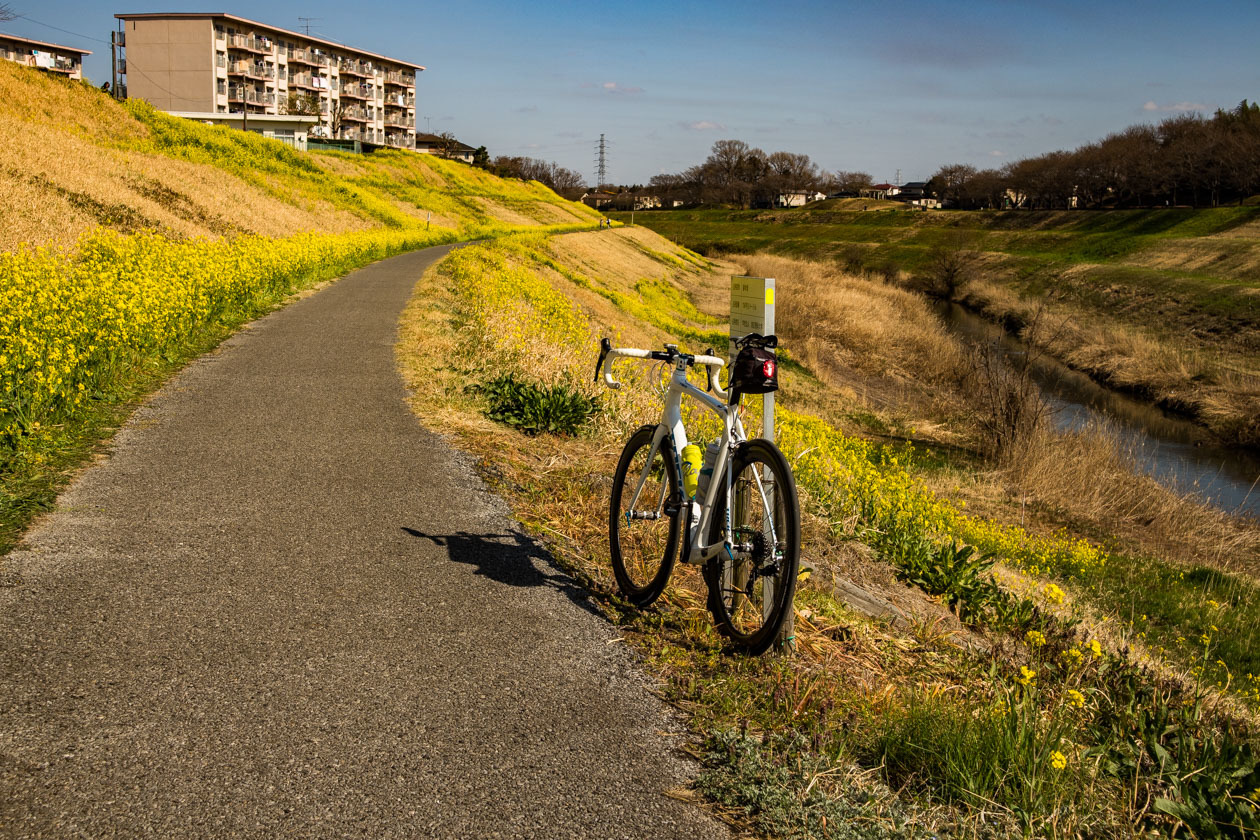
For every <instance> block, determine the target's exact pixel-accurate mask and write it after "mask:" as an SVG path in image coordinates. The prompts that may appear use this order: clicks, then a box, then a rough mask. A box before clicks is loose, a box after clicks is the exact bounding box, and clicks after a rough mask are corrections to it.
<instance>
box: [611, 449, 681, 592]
mask: <svg viewBox="0 0 1260 840" xmlns="http://www.w3.org/2000/svg"><path fill="white" fill-rule="evenodd" d="M655 434H656V426H643V427H641V428H640V429H638V430H637V431H636V432H635V433H634V434H632V435H631V436H630V439H629V440H628V441H626V445H625V448H624V449H622V450H621V458H620V460H618V462H617V471H616V472H615V473H613V486H612V494H611V496H610V497H609V503H608V547H609V552H610V554H611V556H612V568H613V576H614V577H615V578H616V579H617V588H618V589H620V590H621V594H622V595H623V596H624V597H625V598H626V600H628V601H629V602H630V603H632V604H634V605H635V606H637V607H647V606H650V605H651V604H652V603H653V602H654V601H655V600H656V599H657V598H659V597H661V593H662V592H664V591H665V586H666V584H667V583H669V576H670V574H671V573H672V572H673V570H674V562H675V560H677V558H678V539H679V532H680V527H681V522H682V515H681V514H682V493H681V491H680V489H679V484H680V482H679V480H678V463H677V461H676V459H675V458H674V452H673V450H672V448H671V447H670V445H669V441H668V439H665V440H663V441H662V442H661V446H660V448H659V450H658V451H657V452H656V454H655V455H654V456H653V458H652V469H651V470H650V472H649V474H648V476H647V479H646V480H645V483H644V485H643V488H642V492H640V493H639V498H638V500H637V502H635V500H634V498H633V497H634V494H635V491H636V489H638V486H639V481H640V479H641V478H642V477H643V474H644V469H645V468H646V467H647V457H648V454H649V453H650V452H651V450H652V439H653V437H654V436H655ZM632 502H635V506H634V510H631V508H630V507H629V506H630V504H631V503H632ZM645 502H646V503H649V504H650V505H652V507H650V508H649V507H646V506H645V504H644V503H645ZM632 513H638V514H643V515H644V517H643V518H637V517H635V516H632V515H631V514H632ZM653 514H655V515H656V517H657V518H648V517H650V516H652V515H653Z"/></svg>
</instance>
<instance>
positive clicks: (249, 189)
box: [0, 68, 368, 251]
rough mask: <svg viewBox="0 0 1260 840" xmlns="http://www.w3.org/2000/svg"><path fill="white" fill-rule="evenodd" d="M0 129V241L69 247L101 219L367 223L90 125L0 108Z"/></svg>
mask: <svg viewBox="0 0 1260 840" xmlns="http://www.w3.org/2000/svg"><path fill="white" fill-rule="evenodd" d="M19 69H20V68H19ZM3 78H4V77H3V76H0V79H3ZM63 87H64V85H63ZM85 93H86V94H87V95H88V97H89V98H90V99H91V100H99V99H102V97H100V96H99V95H98V94H96V93H94V92H92V91H85ZM119 110H121V109H119ZM127 119H130V117H129V116H128V117H127ZM131 123H132V124H134V125H139V123H136V122H135V120H131ZM0 132H3V134H4V136H5V137H6V138H7V139H6V141H5V159H4V164H3V168H0V179H2V180H3V183H4V184H5V186H6V187H7V189H6V193H5V194H6V200H5V201H4V202H3V204H2V205H0V250H4V251H9V250H14V249H15V248H17V247H19V246H20V245H23V244H26V245H35V246H38V245H52V246H59V247H68V246H71V245H73V244H74V243H75V242H76V241H77V240H78V238H79V236H80V235H81V234H83V233H85V232H87V231H89V230H92V229H95V228H96V227H98V226H102V225H103V226H106V227H115V228H117V229H121V230H124V231H133V230H137V229H140V228H156V229H160V230H163V231H165V232H166V233H168V234H170V235H174V236H184V237H191V236H207V237H216V236H220V235H223V234H224V233H231V232H249V233H258V234H262V235H265V236H283V235H286V234H292V233H297V232H299V231H303V230H322V231H330V232H341V231H347V230H357V229H362V228H364V227H367V226H368V225H367V224H366V223H365V222H364V221H363V220H362V219H359V218H358V217H356V216H354V215H353V214H351V213H348V212H345V211H341V210H335V209H333V208H332V207H331V205H326V204H322V203H321V204H316V205H314V206H306V205H307V202H300V203H298V204H293V203H289V202H286V201H282V200H281V199H279V198H277V197H275V196H273V195H269V194H267V193H266V192H264V191H263V190H261V189H259V188H258V187H256V186H254V185H252V184H249V183H246V182H245V181H243V180H242V179H240V178H237V177H236V176H234V175H231V174H229V173H227V172H225V171H224V170H222V169H218V168H215V167H210V166H200V165H197V164H194V163H189V162H187V161H182V160H177V159H175V158H171V157H166V156H164V155H156V154H146V153H144V152H139V151H134V150H130V149H123V148H118V147H111V146H102V145H101V144H100V143H99V142H98V140H97V138H94V137H92V136H91V135H89V134H88V133H87V132H78V133H71V132H67V131H65V130H64V128H63V127H61V126H57V125H49V124H45V123H43V122H36V121H29V120H22V119H19V118H17V117H14V116H13V115H12V114H11V113H5V112H3V111H0Z"/></svg>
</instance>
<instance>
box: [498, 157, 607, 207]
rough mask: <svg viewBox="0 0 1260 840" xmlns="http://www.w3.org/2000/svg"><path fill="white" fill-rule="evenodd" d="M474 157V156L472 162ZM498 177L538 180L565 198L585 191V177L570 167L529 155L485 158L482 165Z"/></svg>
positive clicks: (578, 195)
mask: <svg viewBox="0 0 1260 840" xmlns="http://www.w3.org/2000/svg"><path fill="white" fill-rule="evenodd" d="M475 162H476V159H475V158H474V163H475ZM483 168H485V169H486V170H488V171H489V172H492V173H493V174H495V175H498V176H499V177H500V178H520V179H521V180H522V181H538V182H540V183H542V184H545V185H546V186H548V187H550V188H551V189H552V190H553V191H554V192H556V193H557V194H558V195H562V196H564V197H565V198H570V199H572V198H578V197H580V196H581V195H582V193H584V192H585V191H586V179H585V178H583V177H582V176H581V175H580V174H578V173H577V172H574V171H573V170H572V169H565V168H564V167H563V166H561V165H560V164H558V163H556V162H554V161H545V160H539V159H537V158H531V157H519V156H510V155H500V156H498V157H496V158H495V159H494V160H493V161H490V160H489V159H488V158H487V162H486V164H485V166H484V167H483Z"/></svg>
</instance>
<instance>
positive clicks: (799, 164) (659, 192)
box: [643, 140, 871, 207]
mask: <svg viewBox="0 0 1260 840" xmlns="http://www.w3.org/2000/svg"><path fill="white" fill-rule="evenodd" d="M870 184H871V176H870V175H868V174H867V173H865V172H826V171H824V170H822V169H820V168H819V167H818V165H817V164H815V163H814V162H813V161H812V160H810V158H809V155H803V154H796V153H793V152H771V153H770V154H766V153H765V152H764V151H762V150H761V149H758V148H755V147H752V146H749V145H748V144H747V143H745V142H744V141H742V140H719V141H717V142H716V143H714V144H713V148H712V150H711V151H710V153H709V157H708V158H707V159H706V160H705V161H704V163H701V164H698V165H696V166H692V167H690V168H689V169H686V170H684V171H682V172H679V173H676V174H672V175H671V174H662V175H654V176H653V177H652V180H651V181H649V182H648V188H647V189H646V190H644V191H643V192H644V193H646V194H649V195H653V196H656V197H658V198H660V199H662V200H663V201H671V202H672V201H680V202H682V203H683V204H738V205H739V206H741V207H768V206H772V205H773V204H774V203H775V201H776V199H777V198H778V197H779V196H780V195H783V194H784V193H790V192H821V193H824V194H831V193H836V192H840V193H852V194H854V195H856V194H857V192H858V191H859V190H861V189H862V188H863V187H868V186H870Z"/></svg>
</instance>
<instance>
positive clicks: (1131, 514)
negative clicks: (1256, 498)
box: [1010, 423, 1260, 575]
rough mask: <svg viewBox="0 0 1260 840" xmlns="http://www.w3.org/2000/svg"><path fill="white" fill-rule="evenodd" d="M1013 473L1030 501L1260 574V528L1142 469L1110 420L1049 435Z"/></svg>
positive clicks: (1180, 555)
mask: <svg viewBox="0 0 1260 840" xmlns="http://www.w3.org/2000/svg"><path fill="white" fill-rule="evenodd" d="M1010 475H1011V477H1012V479H1013V481H1014V484H1015V486H1017V487H1019V488H1021V489H1022V490H1023V491H1024V492H1025V493H1026V494H1027V496H1028V497H1029V498H1031V499H1033V500H1035V501H1038V502H1041V503H1042V504H1045V505H1048V506H1050V507H1052V508H1055V509H1057V510H1059V511H1062V512H1063V513H1064V514H1066V516H1067V517H1068V518H1070V519H1072V520H1074V521H1076V522H1078V523H1089V524H1090V525H1092V526H1093V527H1094V528H1096V529H1102V530H1104V531H1105V532H1106V533H1111V534H1114V535H1115V536H1117V537H1119V538H1121V539H1123V540H1124V541H1126V542H1128V543H1129V544H1131V545H1135V546H1138V547H1140V548H1141V549H1142V550H1143V551H1145V552H1146V553H1149V554H1151V555H1153V556H1158V557H1164V558H1167V559H1170V560H1173V561H1176V562H1180V563H1201V564H1204V565H1209V566H1212V567H1214V568H1219V569H1224V570H1227V571H1232V572H1245V573H1248V574H1252V575H1256V574H1260V526H1257V524H1255V523H1248V522H1247V521H1246V520H1241V519H1238V518H1237V517H1233V516H1230V515H1228V514H1226V513H1224V512H1222V511H1221V510H1219V509H1218V508H1214V507H1212V506H1210V505H1208V504H1205V503H1204V502H1201V501H1199V500H1198V499H1196V498H1194V497H1193V496H1189V495H1184V494H1181V493H1177V492H1176V491H1174V490H1171V489H1169V488H1167V487H1165V486H1164V485H1162V484H1160V483H1159V482H1158V481H1156V480H1155V479H1153V478H1151V477H1150V476H1147V475H1145V474H1143V473H1142V471H1141V470H1140V468H1139V467H1138V463H1137V454H1136V453H1135V452H1133V451H1132V450H1130V449H1128V448H1126V447H1125V445H1124V444H1122V443H1121V442H1120V438H1119V436H1118V435H1117V434H1116V433H1115V432H1114V430H1111V429H1109V428H1108V427H1107V426H1106V425H1104V424H1101V423H1097V424H1093V425H1091V426H1089V427H1087V428H1085V429H1083V430H1081V431H1079V432H1073V433H1069V434H1057V435H1047V436H1043V437H1042V438H1041V439H1040V440H1039V441H1038V442H1037V444H1036V445H1034V446H1031V447H1029V448H1028V449H1027V451H1026V452H1025V453H1024V455H1023V457H1022V459H1021V461H1020V462H1019V463H1018V464H1017V465H1015V466H1014V467H1012V468H1011V470H1010Z"/></svg>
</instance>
